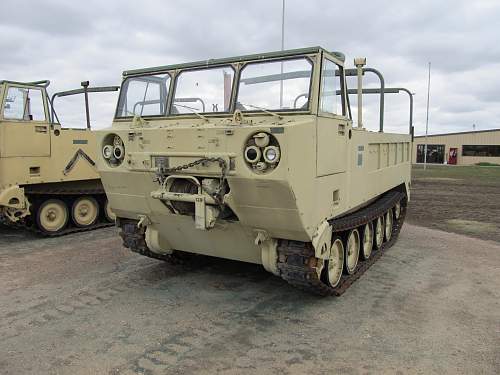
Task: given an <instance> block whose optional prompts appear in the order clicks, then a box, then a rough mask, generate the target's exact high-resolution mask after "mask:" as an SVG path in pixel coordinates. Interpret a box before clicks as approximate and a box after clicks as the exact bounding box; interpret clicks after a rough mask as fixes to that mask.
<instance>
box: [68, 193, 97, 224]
mask: <svg viewBox="0 0 500 375" xmlns="http://www.w3.org/2000/svg"><path fill="white" fill-rule="evenodd" d="M98 218H99V203H97V201H96V200H95V199H94V198H92V197H90V196H85V197H80V198H77V199H76V200H75V201H74V202H73V206H72V208H71V219H72V220H73V223H75V225H76V226H77V227H80V228H83V227H89V226H91V225H94V224H95V222H96V221H97V219H98Z"/></svg>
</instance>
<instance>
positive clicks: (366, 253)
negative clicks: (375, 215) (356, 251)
mask: <svg viewBox="0 0 500 375" xmlns="http://www.w3.org/2000/svg"><path fill="white" fill-rule="evenodd" d="M373 234H374V232H373V223H372V222H371V221H370V222H369V223H367V224H365V225H364V227H363V234H362V236H361V253H360V256H361V259H363V260H367V259H369V258H370V256H371V255H372V249H373Z"/></svg>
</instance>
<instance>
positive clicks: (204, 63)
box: [123, 47, 345, 77]
mask: <svg viewBox="0 0 500 375" xmlns="http://www.w3.org/2000/svg"><path fill="white" fill-rule="evenodd" d="M319 51H326V52H329V53H331V54H333V55H334V56H335V57H336V58H338V59H339V60H341V61H344V60H345V56H344V55H343V54H342V53H341V52H331V51H327V50H325V49H323V48H321V47H308V48H298V49H289V50H284V51H273V52H266V53H257V54H253V55H243V56H234V57H225V58H222V59H209V60H200V61H194V62H189V63H184V64H174V65H164V66H156V67H152V68H144V69H133V70H126V71H124V72H123V76H124V77H126V76H131V75H136V74H153V73H160V72H165V71H167V70H175V69H186V68H195V67H205V66H211V65H221V64H229V63H232V62H239V61H245V60H260V59H263V60H265V59H269V58H273V57H288V56H294V55H301V54H308V53H318V52H319Z"/></svg>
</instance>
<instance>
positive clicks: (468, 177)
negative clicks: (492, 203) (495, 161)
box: [412, 164, 500, 185]
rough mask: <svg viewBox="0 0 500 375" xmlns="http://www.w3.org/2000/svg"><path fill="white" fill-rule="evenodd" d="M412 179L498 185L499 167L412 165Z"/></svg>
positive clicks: (499, 178)
mask: <svg viewBox="0 0 500 375" xmlns="http://www.w3.org/2000/svg"><path fill="white" fill-rule="evenodd" d="M412 178H414V179H425V180H428V179H443V178H446V179H455V180H463V181H466V182H470V183H471V185H473V184H487V185H491V184H493V185H497V184H500V167H491V168H485V167H484V166H479V165H463V166H462V165H427V169H426V170H424V167H423V165H418V164H416V165H413V168H412Z"/></svg>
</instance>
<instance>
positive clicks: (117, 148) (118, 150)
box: [113, 145, 124, 160]
mask: <svg viewBox="0 0 500 375" xmlns="http://www.w3.org/2000/svg"><path fill="white" fill-rule="evenodd" d="M123 152H124V149H123V146H121V145H117V146H115V148H114V149H113V155H114V157H115V158H117V159H118V160H121V159H123Z"/></svg>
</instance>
